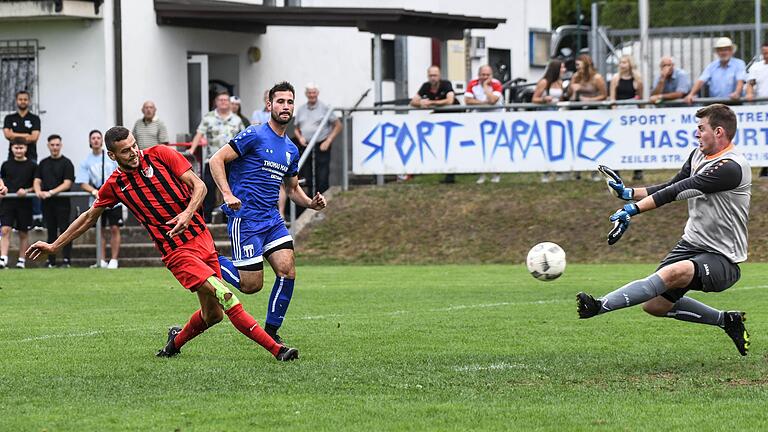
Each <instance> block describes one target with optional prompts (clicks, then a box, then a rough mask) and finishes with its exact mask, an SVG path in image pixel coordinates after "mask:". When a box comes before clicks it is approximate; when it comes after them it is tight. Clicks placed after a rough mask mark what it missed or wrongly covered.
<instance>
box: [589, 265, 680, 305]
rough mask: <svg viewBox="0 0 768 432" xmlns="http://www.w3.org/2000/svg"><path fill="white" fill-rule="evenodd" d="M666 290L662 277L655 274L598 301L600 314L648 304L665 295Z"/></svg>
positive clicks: (627, 285)
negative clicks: (644, 303)
mask: <svg viewBox="0 0 768 432" xmlns="http://www.w3.org/2000/svg"><path fill="white" fill-rule="evenodd" d="M666 290H667V287H665V286H664V282H663V281H662V280H661V277H660V276H659V275H657V274H656V273H654V274H652V275H650V276H648V277H647V278H645V279H640V280H636V281H633V282H630V283H628V284H626V285H624V286H623V287H621V288H619V289H617V290H615V291H612V292H610V293H608V294H606V295H604V296H603V297H602V298H600V299H598V300H600V302H601V306H602V307H601V308H600V312H598V313H600V314H602V313H605V312H611V311H613V310H616V309H622V308H625V307H629V306H634V305H636V304H640V303H643V302H646V301H648V300H650V299H652V298H654V297H656V296H658V295H661V294H663V293H664V292H665V291H666Z"/></svg>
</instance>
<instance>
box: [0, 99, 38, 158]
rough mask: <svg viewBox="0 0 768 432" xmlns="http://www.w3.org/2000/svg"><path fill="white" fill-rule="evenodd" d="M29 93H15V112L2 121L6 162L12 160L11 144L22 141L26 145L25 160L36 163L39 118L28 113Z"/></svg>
mask: <svg viewBox="0 0 768 432" xmlns="http://www.w3.org/2000/svg"><path fill="white" fill-rule="evenodd" d="M29 99H30V98H29V92H28V91H26V90H19V91H18V92H16V112H15V113H13V114H8V115H7V116H5V119H4V120H3V135H5V138H6V139H7V140H8V160H11V159H13V154H12V152H11V144H12V143H13V142H15V140H16V139H20V138H21V139H24V142H26V144H27V159H29V160H31V161H32V162H37V140H38V139H39V138H40V117H38V116H36V115H34V114H32V113H31V112H29Z"/></svg>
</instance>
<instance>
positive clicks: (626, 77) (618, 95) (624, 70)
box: [610, 55, 643, 101]
mask: <svg viewBox="0 0 768 432" xmlns="http://www.w3.org/2000/svg"><path fill="white" fill-rule="evenodd" d="M610 93H611V100H612V101H615V100H625V99H640V98H641V97H642V95H643V80H642V78H641V77H640V74H639V73H637V71H636V70H635V65H634V64H633V62H632V57H630V56H628V55H625V56H622V57H621V60H620V61H619V71H618V73H616V75H614V76H613V78H612V79H611V92H610Z"/></svg>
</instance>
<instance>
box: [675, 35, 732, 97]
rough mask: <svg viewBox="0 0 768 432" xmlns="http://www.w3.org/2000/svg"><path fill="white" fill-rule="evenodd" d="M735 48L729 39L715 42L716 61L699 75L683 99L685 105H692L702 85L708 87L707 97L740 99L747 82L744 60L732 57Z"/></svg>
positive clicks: (724, 38)
mask: <svg viewBox="0 0 768 432" xmlns="http://www.w3.org/2000/svg"><path fill="white" fill-rule="evenodd" d="M736 48H737V47H736V44H734V43H733V42H731V39H730V38H727V37H721V38H718V39H717V40H716V41H715V46H714V49H715V52H716V53H717V57H718V59H717V60H715V61H713V62H712V63H710V64H709V65H708V66H707V67H706V69H704V72H702V73H701V76H699V79H698V80H696V82H695V83H694V84H693V88H692V89H691V92H690V93H688V95H687V96H686V97H685V102H686V103H688V104H691V103H693V98H694V97H695V96H696V94H697V93H698V92H699V90H701V87H702V86H703V85H704V84H707V86H709V97H715V98H723V99H724V98H731V99H734V100H737V99H739V98H741V90H742V89H743V88H744V83H745V82H746V80H747V65H746V64H744V60H741V59H738V58H735V57H733V54H735V53H736Z"/></svg>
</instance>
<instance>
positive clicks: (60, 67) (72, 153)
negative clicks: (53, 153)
mask: <svg viewBox="0 0 768 432" xmlns="http://www.w3.org/2000/svg"><path fill="white" fill-rule="evenodd" d="M104 24H105V20H93V21H90V20H58V19H57V20H45V21H25V22H21V21H18V22H16V21H14V22H4V23H3V24H2V25H1V26H0V39H2V40H14V39H37V40H38V44H39V46H40V47H42V48H43V49H41V50H40V51H39V54H38V77H39V86H38V97H39V102H40V106H39V112H38V114H39V115H40V119H41V138H40V140H39V141H38V143H37V154H38V156H39V157H40V158H43V157H46V156H47V155H48V150H47V148H46V139H45V138H46V137H47V136H48V135H50V134H53V133H56V134H59V135H61V136H62V138H63V142H64V149H63V152H64V154H65V155H66V156H67V157H69V158H70V159H72V160H73V162H78V161H79V160H81V159H82V158H83V157H84V156H85V155H86V154H87V152H88V131H90V130H91V129H94V128H98V129H104V128H105V127H108V126H110V125H111V122H112V118H113V116H114V114H113V113H114V110H113V107H112V106H110V105H109V104H108V103H107V98H106V97H105V96H106V95H107V94H109V93H110V92H111V88H113V81H112V79H111V70H110V69H108V63H109V62H108V61H107V59H106V56H107V53H106V48H105V35H104V31H105V29H104ZM7 154H8V141H7V140H5V139H1V140H0V160H5V158H6V155H7Z"/></svg>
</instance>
